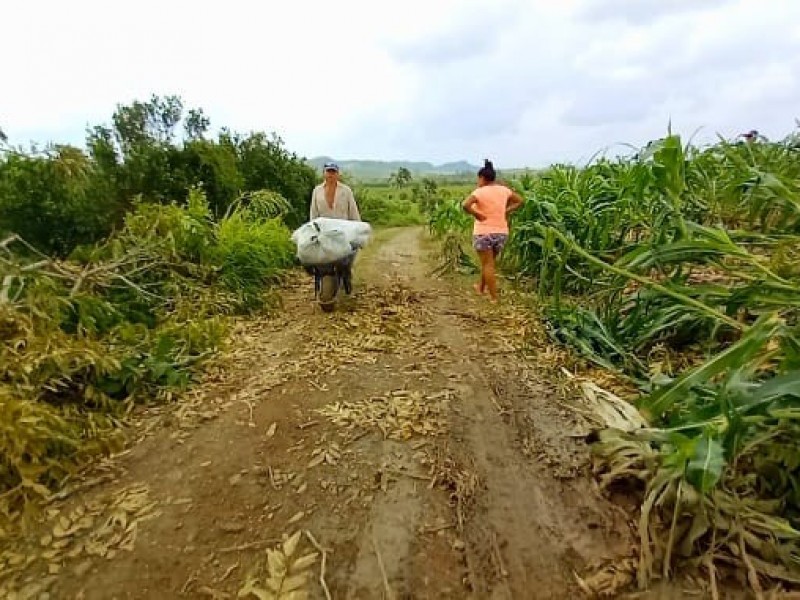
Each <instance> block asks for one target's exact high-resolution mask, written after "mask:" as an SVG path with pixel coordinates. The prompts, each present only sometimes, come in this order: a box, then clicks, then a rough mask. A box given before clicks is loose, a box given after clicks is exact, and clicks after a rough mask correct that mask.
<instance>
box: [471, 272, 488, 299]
mask: <svg viewBox="0 0 800 600" xmlns="http://www.w3.org/2000/svg"><path fill="white" fill-rule="evenodd" d="M472 287H473V288H475V293H477V294H478V295H481V296H482V295H483V294H485V293H486V280H485V279H484V278H483V269H482V268H481V278H480V281H479V282H478V283H476V284H475V285H473V286H472Z"/></svg>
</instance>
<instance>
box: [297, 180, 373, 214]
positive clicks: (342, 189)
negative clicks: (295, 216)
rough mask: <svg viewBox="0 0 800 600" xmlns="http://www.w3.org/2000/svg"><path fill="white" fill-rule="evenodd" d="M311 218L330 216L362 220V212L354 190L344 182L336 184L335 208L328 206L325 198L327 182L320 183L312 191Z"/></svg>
mask: <svg viewBox="0 0 800 600" xmlns="http://www.w3.org/2000/svg"><path fill="white" fill-rule="evenodd" d="M310 214H311V218H312V219H316V218H317V217H329V218H331V219H345V220H347V221H360V220H361V214H360V213H359V212H358V205H357V204H356V199H355V196H353V190H351V189H350V188H349V187H348V186H346V185H345V184H343V183H342V182H338V183H337V184H336V192H335V193H334V196H333V208H331V207H329V206H328V202H327V201H326V200H325V184H324V183H320V184H319V185H318V186H317V187H315V188H314V191H313V192H311V211H310Z"/></svg>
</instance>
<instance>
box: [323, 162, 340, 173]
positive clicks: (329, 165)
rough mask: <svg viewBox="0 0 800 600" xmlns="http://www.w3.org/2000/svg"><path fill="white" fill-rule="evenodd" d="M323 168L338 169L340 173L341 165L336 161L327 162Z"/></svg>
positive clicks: (328, 169)
mask: <svg viewBox="0 0 800 600" xmlns="http://www.w3.org/2000/svg"><path fill="white" fill-rule="evenodd" d="M323 169H324V170H325V171H336V172H337V173H338V172H339V165H337V164H336V163H335V162H326V163H325V166H324V167H323Z"/></svg>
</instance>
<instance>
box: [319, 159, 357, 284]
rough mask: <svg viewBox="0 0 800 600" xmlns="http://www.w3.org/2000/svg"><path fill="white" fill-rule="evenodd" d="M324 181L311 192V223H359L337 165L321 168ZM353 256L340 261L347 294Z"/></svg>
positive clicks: (350, 280)
mask: <svg viewBox="0 0 800 600" xmlns="http://www.w3.org/2000/svg"><path fill="white" fill-rule="evenodd" d="M322 169H323V176H324V181H323V182H322V183H320V184H319V185H318V186H316V187H315V188H314V191H312V192H311V210H310V217H311V220H312V221H313V220H314V219H316V218H317V217H328V218H330V219H343V220H345V221H360V220H361V214H360V213H359V212H358V204H356V198H355V196H354V195H353V190H351V189H350V187H349V186H347V185H345V184H344V183H342V182H341V181H339V165H337V164H336V163H335V162H328V163H325V165H324V166H323V167H322ZM354 260H355V254H352V255H351V256H350V257H349V258H346V259H344V260H343V261H341V263H340V265H339V268H340V269H341V270H342V280H343V282H344V291H345V293H347V294H349V293H350V292H351V290H352V288H353V261H354Z"/></svg>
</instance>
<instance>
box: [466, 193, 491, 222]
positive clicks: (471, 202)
mask: <svg viewBox="0 0 800 600" xmlns="http://www.w3.org/2000/svg"><path fill="white" fill-rule="evenodd" d="M477 203H478V199H477V198H476V197H475V196H474V195H471V196H470V197H469V198H467V199H466V200H464V204H462V205H461V206H462V208H463V209H464V210H465V211H467V212H468V213H469V214H471V215H472V216H473V217H475V218H476V219H478V221H483V220H484V219H486V217H485V216H484V215H483V213H482V212H480V211H479V210H478V208H477V207H476V206H475V205H476V204H477Z"/></svg>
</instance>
